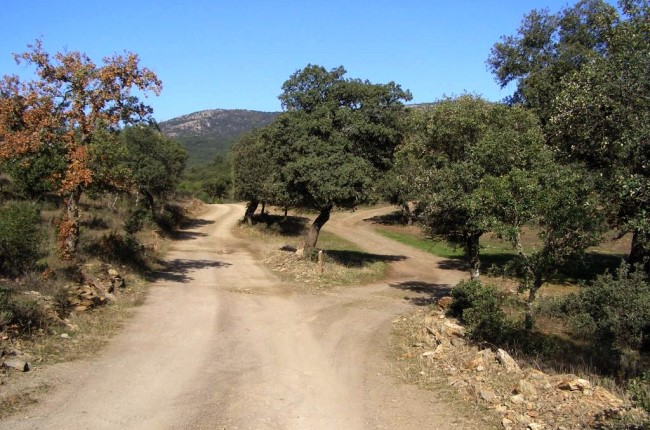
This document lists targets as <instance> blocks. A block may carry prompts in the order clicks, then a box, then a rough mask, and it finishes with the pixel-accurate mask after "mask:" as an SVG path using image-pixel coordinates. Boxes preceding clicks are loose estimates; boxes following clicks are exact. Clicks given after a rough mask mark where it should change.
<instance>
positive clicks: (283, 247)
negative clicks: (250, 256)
mask: <svg viewBox="0 0 650 430" xmlns="http://www.w3.org/2000/svg"><path fill="white" fill-rule="evenodd" d="M302 220H303V221H300V222H299V220H293V221H291V222H292V223H293V227H291V228H285V229H283V228H282V227H280V226H278V225H277V224H271V225H267V224H264V223H258V224H255V225H254V226H249V225H240V226H238V227H237V228H235V230H234V233H235V235H237V236H239V237H242V238H246V239H247V240H249V241H251V240H252V241H255V242H257V243H258V244H264V246H262V247H261V248H262V249H264V250H263V251H262V252H261V254H262V255H261V258H262V261H263V262H264V263H265V264H266V265H267V266H268V267H269V268H270V269H271V271H272V272H274V273H275V274H276V275H277V276H278V277H279V278H280V279H282V280H283V281H285V282H287V283H290V284H292V285H293V286H294V288H295V289H296V291H301V292H322V291H327V290H328V289H331V288H334V287H345V286H355V285H365V284H369V283H373V282H377V281H379V280H382V279H384V278H385V277H386V272H387V270H388V263H387V262H386V261H382V260H381V259H379V258H377V256H375V255H372V254H368V253H365V252H363V251H362V250H361V249H359V248H358V247H357V246H356V245H354V244H353V243H352V242H349V241H347V240H345V239H343V238H341V237H338V236H336V235H334V234H332V233H329V232H326V231H321V234H320V237H319V240H318V247H319V248H320V249H322V250H323V255H324V257H323V272H322V273H321V272H320V269H319V265H318V262H317V261H316V260H307V259H303V258H302V257H301V256H299V255H297V254H296V250H298V249H299V248H300V247H301V246H302V238H301V236H300V234H299V232H298V231H297V230H299V226H300V224H305V223H306V222H307V221H306V220H305V219H302Z"/></svg>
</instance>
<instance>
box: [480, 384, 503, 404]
mask: <svg viewBox="0 0 650 430" xmlns="http://www.w3.org/2000/svg"><path fill="white" fill-rule="evenodd" d="M479 396H481V399H483V400H484V401H486V402H488V403H497V402H498V401H499V396H497V394H496V393H495V392H494V391H492V390H490V389H489V388H482V389H480V391H479Z"/></svg>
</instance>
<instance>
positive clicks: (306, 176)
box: [272, 64, 411, 255]
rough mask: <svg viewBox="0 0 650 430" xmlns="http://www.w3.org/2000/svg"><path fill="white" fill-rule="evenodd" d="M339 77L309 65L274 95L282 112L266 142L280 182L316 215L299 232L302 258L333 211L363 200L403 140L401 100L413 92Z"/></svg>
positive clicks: (337, 70)
mask: <svg viewBox="0 0 650 430" xmlns="http://www.w3.org/2000/svg"><path fill="white" fill-rule="evenodd" d="M345 73H346V71H345V69H344V68H343V67H337V68H334V69H332V70H329V71H328V70H326V69H325V68H323V67H321V66H316V65H311V64H310V65H307V66H306V67H305V68H303V69H302V70H298V71H297V72H296V73H294V74H293V75H291V77H290V78H289V79H288V80H287V81H286V82H285V83H284V84H283V86H282V90H283V93H282V94H281V95H280V97H279V98H280V101H281V102H282V106H283V108H284V109H285V111H286V112H285V113H283V114H282V115H281V116H280V117H279V118H278V119H277V120H276V122H275V124H274V129H275V133H274V136H275V137H274V139H273V142H272V145H273V148H274V151H275V152H276V153H277V154H279V155H278V156H277V157H276V159H277V160H279V165H281V166H282V168H281V182H282V183H283V184H285V186H286V190H287V191H288V194H289V196H290V199H291V201H292V203H293V204H294V205H296V206H299V207H302V208H309V209H314V210H316V211H318V216H317V217H316V219H315V220H314V222H313V223H312V225H311V227H310V229H309V230H308V232H307V234H306V235H305V255H309V254H310V252H311V250H312V249H313V248H314V247H315V246H316V242H317V240H318V235H319V232H320V229H321V228H322V227H323V225H324V224H325V223H326V222H327V221H328V220H329V217H330V213H331V211H332V209H333V208H334V207H339V208H345V209H350V208H354V207H356V206H357V205H359V204H361V203H363V202H365V201H366V200H367V199H368V196H369V192H370V190H371V188H372V187H373V184H374V181H375V179H376V178H377V174H378V172H380V171H385V170H387V169H388V168H389V167H390V165H391V163H392V159H393V152H394V150H395V147H396V146H397V145H398V144H399V143H400V142H401V140H402V136H403V133H402V115H403V114H404V111H405V108H404V105H403V102H404V101H408V100H410V99H411V94H410V93H409V92H408V91H404V90H402V88H401V87H400V86H399V85H397V84H395V83H394V82H390V83H388V84H372V83H370V82H369V81H362V80H359V79H346V78H345V77H344V76H345Z"/></svg>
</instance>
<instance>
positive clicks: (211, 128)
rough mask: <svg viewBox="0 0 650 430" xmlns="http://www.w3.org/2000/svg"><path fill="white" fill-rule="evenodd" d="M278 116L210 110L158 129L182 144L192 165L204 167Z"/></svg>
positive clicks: (251, 112) (196, 113)
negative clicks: (244, 136)
mask: <svg viewBox="0 0 650 430" xmlns="http://www.w3.org/2000/svg"><path fill="white" fill-rule="evenodd" d="M277 114H278V113H277V112H259V111H252V110H243V109H210V110H203V111H199V112H194V113H191V114H187V115H183V116H180V117H177V118H173V119H170V120H168V121H163V122H161V123H160V124H159V126H160V130H161V131H162V132H163V134H165V135H166V136H167V137H170V138H174V139H176V140H178V141H179V142H181V143H182V144H183V146H184V147H185V148H186V149H187V151H188V152H189V154H190V159H189V163H190V164H202V163H207V162H209V161H211V160H212V159H213V158H214V157H215V155H217V154H225V153H226V152H227V151H228V149H229V148H230V146H231V145H232V144H233V142H234V141H235V140H236V139H237V138H238V137H239V136H240V135H241V134H242V133H244V132H246V131H248V130H251V129H253V128H255V127H262V126H264V125H266V124H268V123H270V122H271V121H273V118H275V116H276V115H277Z"/></svg>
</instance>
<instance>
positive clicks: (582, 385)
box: [557, 378, 591, 391]
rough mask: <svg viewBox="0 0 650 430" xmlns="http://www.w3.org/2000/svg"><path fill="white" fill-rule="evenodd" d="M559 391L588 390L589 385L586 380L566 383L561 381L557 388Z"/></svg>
mask: <svg viewBox="0 0 650 430" xmlns="http://www.w3.org/2000/svg"><path fill="white" fill-rule="evenodd" d="M557 387H558V388H559V389H560V390H565V391H584V390H590V389H591V384H590V383H589V381H587V380H586V379H580V378H576V379H572V380H568V381H562V382H560V383H559V384H558V386H557Z"/></svg>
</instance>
